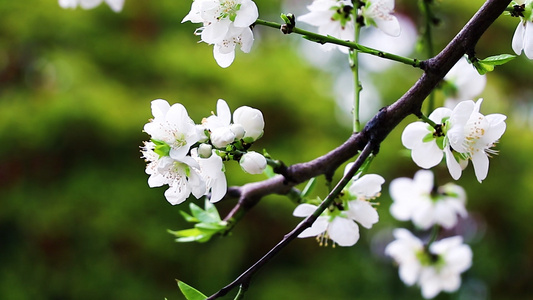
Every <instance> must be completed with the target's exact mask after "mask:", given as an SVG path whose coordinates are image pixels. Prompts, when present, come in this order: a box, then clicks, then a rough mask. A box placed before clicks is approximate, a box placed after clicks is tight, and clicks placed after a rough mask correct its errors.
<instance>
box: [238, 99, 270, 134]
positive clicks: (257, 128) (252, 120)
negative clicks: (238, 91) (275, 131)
mask: <svg viewBox="0 0 533 300" xmlns="http://www.w3.org/2000/svg"><path fill="white" fill-rule="evenodd" d="M233 123H235V124H240V125H242V127H243V128H244V138H252V139H253V141H255V140H257V139H258V138H260V137H261V136H262V135H263V128H264V127H265V121H264V120H263V114H262V113H261V111H260V110H258V109H255V108H251V107H249V106H241V107H239V108H237V109H236V110H235V112H234V113H233Z"/></svg>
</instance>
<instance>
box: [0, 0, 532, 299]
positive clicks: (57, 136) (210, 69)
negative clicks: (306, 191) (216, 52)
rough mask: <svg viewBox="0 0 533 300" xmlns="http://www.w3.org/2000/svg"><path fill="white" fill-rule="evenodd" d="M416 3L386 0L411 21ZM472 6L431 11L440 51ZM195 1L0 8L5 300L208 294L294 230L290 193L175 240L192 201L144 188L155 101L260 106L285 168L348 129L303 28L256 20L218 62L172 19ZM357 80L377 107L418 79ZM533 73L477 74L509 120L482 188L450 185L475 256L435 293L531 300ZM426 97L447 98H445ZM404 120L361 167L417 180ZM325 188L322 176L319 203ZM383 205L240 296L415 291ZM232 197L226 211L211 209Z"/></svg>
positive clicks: (32, 1)
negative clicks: (192, 239) (193, 239)
mask: <svg viewBox="0 0 533 300" xmlns="http://www.w3.org/2000/svg"><path fill="white" fill-rule="evenodd" d="M310 2H311V1H305V2H304V1H296V0H295V1H292V2H290V1H285V2H283V1H281V0H276V1H257V5H258V7H259V10H260V17H261V18H263V19H267V20H272V21H278V20H279V13H280V12H281V11H284V12H290V11H287V10H288V9H294V10H296V11H298V9H300V11H301V7H302V5H305V4H310ZM416 2H417V1H407V0H403V1H397V4H396V6H397V7H396V11H397V12H398V13H399V14H402V15H403V16H405V17H406V18H409V19H410V20H411V22H412V23H413V24H414V26H415V27H414V28H415V29H416V28H417V26H419V25H420V21H421V20H420V13H419V12H418V10H417V3H416ZM482 2H483V1H479V0H476V1H474V0H472V1H458V0H453V1H452V0H450V1H442V2H440V1H439V2H438V6H437V10H436V11H437V16H438V17H440V19H441V23H440V25H439V27H438V28H437V29H436V31H435V42H436V47H435V49H437V50H440V49H442V48H443V46H444V45H445V43H447V42H448V41H449V40H450V39H451V38H452V37H453V35H454V34H455V33H456V32H458V31H459V29H460V28H461V27H462V26H463V25H464V24H465V23H466V21H467V20H468V19H469V18H470V17H471V16H472V15H473V14H474V12H475V11H476V9H477V8H478V7H479V6H480V5H481V3H482ZM189 8H190V1H175V0H157V1H136V0H126V4H125V7H124V10H123V11H122V12H121V13H119V14H116V13H114V12H112V11H111V10H110V9H109V7H107V6H106V5H101V6H99V7H98V8H96V9H94V10H89V11H85V10H82V9H76V10H64V9H61V8H60V7H59V6H58V3H57V1H55V0H28V1H6V0H3V1H0V15H1V16H2V17H1V18H0V299H32V300H38V299H56V300H62V299H164V298H165V297H166V298H168V299H183V297H182V296H181V295H180V294H179V292H178V288H177V286H176V282H175V279H180V280H183V281H185V282H187V283H189V284H191V285H193V286H195V287H197V288H199V289H200V290H202V291H203V292H204V293H206V294H212V293H214V292H216V291H217V290H218V289H219V288H221V287H222V286H224V285H226V284H227V283H229V282H230V281H232V280H233V279H234V278H235V277H236V276H237V275H238V274H240V272H242V271H243V270H244V269H246V268H247V267H248V266H249V265H250V264H251V263H253V262H254V261H255V260H257V259H258V258H259V257H261V256H262V255H263V254H264V253H265V252H266V251H267V250H268V249H270V248H271V247H272V246H273V245H274V244H275V243H277V242H278V241H279V240H280V239H281V238H282V236H283V235H284V234H285V233H287V232H288V231H290V230H291V229H292V228H293V227H294V226H295V225H296V224H297V223H298V221H299V220H298V219H297V218H294V217H292V215H291V214H292V209H293V208H294V205H293V204H292V203H291V202H290V201H288V200H287V198H285V197H282V196H270V197H266V198H265V199H263V201H262V202H261V203H259V204H258V205H257V206H256V207H255V208H254V209H253V210H252V211H251V212H250V213H249V214H248V215H247V216H246V217H245V218H244V219H243V220H242V221H241V223H240V224H239V225H238V226H237V227H236V228H235V230H234V231H233V233H232V234H231V235H230V236H228V237H224V238H214V239H213V240H211V241H210V242H208V243H206V244H179V243H176V242H174V240H173V237H172V236H171V235H170V234H168V233H167V232H166V230H167V229H173V230H178V229H184V228H188V227H189V226H190V225H189V224H187V223H186V222H185V221H184V220H183V219H182V217H181V216H180V214H179V211H180V210H188V208H187V205H181V206H171V205H170V204H169V203H168V202H167V201H166V200H165V198H164V196H163V192H164V188H158V189H150V188H149V187H148V185H147V175H146V174H145V173H144V166H145V164H144V161H143V160H142V159H141V158H140V153H139V146H141V145H142V141H143V140H146V139H147V138H148V136H147V135H146V134H145V133H143V132H142V128H143V125H144V124H145V123H146V122H147V121H148V119H149V118H150V117H151V114H150V101H151V100H153V99H157V98H163V99H167V100H168V101H169V102H171V103H175V102H180V103H183V104H184V105H185V106H186V107H187V109H188V111H189V114H190V116H191V117H192V118H193V119H194V120H195V121H196V122H200V120H201V119H202V118H203V117H206V116H208V115H209V113H210V112H211V111H213V110H215V105H216V100H217V99H219V98H223V99H225V100H226V101H227V102H228V103H229V105H230V107H231V109H232V110H234V109H235V108H237V107H238V106H241V105H249V106H252V107H256V108H259V109H261V110H262V112H263V114H264V116H265V121H266V127H265V134H264V137H263V138H262V139H261V140H260V141H259V142H257V143H256V145H255V146H254V150H256V151H261V150H262V149H263V148H266V149H267V150H268V152H269V153H270V154H271V155H272V156H274V157H275V158H278V159H281V160H283V161H284V162H285V163H287V164H293V163H298V162H304V161H308V160H310V159H313V158H315V157H317V156H319V155H322V154H324V153H326V152H327V151H329V150H331V149H333V148H335V147H336V146H338V145H339V144H341V143H342V142H343V141H344V140H345V139H346V138H347V137H348V136H349V135H350V132H351V130H350V126H349V123H348V124H347V123H346V121H345V119H343V118H342V116H340V115H339V107H341V106H339V105H338V104H337V103H336V98H338V97H339V95H343V94H347V93H349V88H348V87H347V86H346V85H344V84H339V76H338V75H339V74H338V73H339V72H340V71H335V70H336V69H334V68H333V69H331V68H329V69H327V70H325V69H324V68H323V65H321V64H320V63H317V61H321V59H322V58H324V59H326V58H327V57H329V55H330V54H326V53H323V52H316V51H314V50H310V51H307V50H304V47H306V46H302V42H301V41H300V40H301V39H300V38H299V37H298V36H296V35H291V36H283V35H282V34H281V33H279V32H278V31H276V30H274V29H270V28H256V31H255V35H256V42H255V45H254V47H253V49H252V52H251V53H250V54H243V53H241V52H239V51H237V52H238V53H237V58H236V60H235V62H234V63H233V65H232V66H230V67H229V68H228V69H221V68H220V67H218V66H217V65H216V63H215V61H214V59H213V57H212V47H210V46H208V45H206V44H198V40H199V38H198V37H196V36H194V35H193V32H194V30H195V28H196V27H197V26H196V24H190V23H185V24H181V20H182V18H183V17H184V16H185V15H186V14H187V13H188V11H189ZM517 23H518V20H517V19H512V18H510V17H501V18H500V19H499V20H498V21H497V22H496V24H495V25H494V26H493V27H491V28H490V30H489V31H488V32H487V33H486V34H485V35H484V37H483V38H482V40H481V41H480V44H479V45H478V47H477V53H478V55H479V57H481V58H483V57H487V56H490V55H495V54H501V53H512V50H511V46H510V43H511V37H512V33H513V31H514V28H515V27H516V24H517ZM304 43H306V44H310V43H309V42H304ZM413 47H414V46H413ZM305 49H307V48H305ZM313 51H314V52H313ZM303 52H306V53H307V54H306V55H302V54H301V53H303ZM310 53H311V54H310ZM412 55H413V56H414V57H419V58H422V59H423V58H425V56H424V54H422V53H420V52H416V50H415V51H414V52H413V54H412ZM305 57H308V58H309V57H311V58H312V60H313V61H309V60H308V58H305ZM331 63H337V62H335V61H334V60H332V61H331ZM342 63H343V65H344V66H345V62H344V61H343V62H342ZM332 70H334V71H332ZM365 74H366V75H365V78H368V79H365V80H368V89H367V90H370V89H373V90H375V91H378V92H377V93H378V94H379V96H377V95H375V96H374V98H372V97H369V98H371V99H366V101H369V103H372V105H373V106H372V105H371V106H372V107H378V108H379V107H380V106H384V105H387V104H390V103H392V102H393V101H395V100H396V99H397V98H398V97H400V96H401V95H402V94H403V93H404V92H405V91H406V90H407V89H408V88H409V87H410V85H411V84H412V83H413V82H414V81H415V80H416V79H417V78H418V76H419V75H420V71H419V70H416V69H414V68H412V67H409V66H403V65H397V64H393V66H392V67H390V68H388V69H386V70H385V71H384V72H383V73H379V74H378V73H375V72H374V73H372V72H368V73H365ZM532 74H533V64H532V62H531V61H529V60H527V58H525V57H523V56H522V57H519V58H517V59H515V60H514V61H512V62H510V63H508V64H507V65H505V66H502V67H497V72H494V73H491V74H489V75H488V76H487V81H488V82H487V87H486V88H485V90H484V92H483V93H482V95H481V96H483V97H484V98H485V102H484V104H483V107H482V112H483V113H485V114H488V113H495V112H499V113H504V114H506V115H507V116H508V121H507V124H508V129H507V132H506V133H505V135H504V137H503V138H502V139H501V142H500V143H499V144H498V146H497V148H498V150H499V151H500V154H499V155H498V156H495V157H494V158H493V159H492V160H491V165H490V171H489V176H488V178H487V179H486V180H485V181H484V182H483V184H479V183H478V182H477V181H476V179H475V177H474V176H473V171H472V169H471V167H470V168H468V169H467V170H466V171H465V172H464V173H463V177H462V178H461V179H460V181H459V182H458V184H460V185H462V186H464V187H465V189H466V190H467V193H468V205H467V207H468V209H469V211H470V217H469V218H468V219H466V220H462V222H461V223H460V224H459V226H458V228H456V229H455V232H454V233H459V234H462V235H463V236H464V237H465V241H466V242H467V243H468V244H469V245H470V246H471V247H472V249H473V252H474V259H473V266H472V268H471V269H470V270H468V271H467V272H466V273H465V274H463V282H464V284H463V286H462V287H461V289H460V290H459V291H458V292H456V293H453V294H451V295H450V294H441V295H439V296H438V297H437V299H533V293H532V292H531V282H533V226H532V225H531V222H530V220H531V219H532V218H533V200H532V197H531V195H532V194H533V172H532V171H531V168H532V167H533V163H532V160H531V149H532V147H533V134H532V129H533V106H532V104H531V103H532V102H531V97H532V95H533V89H532V88H533V86H532V81H531V78H532ZM372 86H373V88H371V87H372ZM437 99H438V101H440V103H442V100H443V97H442V95H441V94H440V93H437ZM341 114H342V112H341ZM415 120H416V119H415V117H413V116H411V117H409V118H408V119H407V120H406V121H405V122H404V123H402V125H401V126H400V127H398V128H397V129H396V130H394V132H393V133H392V134H391V135H390V136H389V137H388V139H387V140H386V141H385V142H384V144H383V145H382V150H381V153H380V155H379V156H378V157H377V158H376V159H375V160H374V162H373V164H372V167H371V172H375V173H379V174H381V175H382V176H383V177H385V179H386V180H387V182H390V181H391V180H392V179H394V178H396V177H400V176H408V177H412V175H413V174H414V173H415V172H416V170H417V168H416V166H415V165H414V163H413V162H412V161H411V159H410V158H409V155H408V153H406V152H405V151H404V150H402V147H401V143H400V138H399V137H400V134H401V130H402V128H403V127H404V126H405V125H406V124H407V123H408V122H412V121H415ZM227 169H228V172H227V178H228V182H229V184H230V185H240V184H243V183H245V182H249V181H257V180H262V179H264V176H262V175H246V174H244V173H243V172H241V171H240V170H239V167H238V166H237V165H236V164H228V165H227ZM337 173H340V171H339V172H337ZM436 174H437V176H438V177H439V180H440V181H441V183H446V182H448V181H450V180H451V178H450V176H449V175H448V173H447V170H446V169H445V167H443V166H441V167H440V168H437V169H436ZM338 176H339V174H337V178H338ZM325 192H326V189H325V188H324V181H323V179H320V180H319V188H318V189H317V194H318V195H321V196H325ZM192 200H194V199H191V201H192ZM194 201H195V202H196V203H199V204H200V205H201V203H202V200H194ZM379 201H380V203H381V205H380V206H379V208H378V211H379V214H380V218H381V221H380V222H379V223H378V224H376V225H375V226H374V227H373V228H372V229H371V230H362V237H361V240H360V241H359V242H358V244H357V245H356V246H354V247H350V248H342V247H336V248H331V247H327V248H326V247H319V246H318V244H317V243H316V242H315V241H314V240H313V239H305V240H296V241H295V242H293V243H292V244H291V245H290V246H289V247H288V248H287V249H285V250H284V251H283V252H282V253H281V255H279V256H278V257H277V258H276V259H274V260H273V261H272V262H271V263H270V264H269V265H267V266H266V267H265V268H264V269H263V270H262V271H261V272H260V273H259V274H258V275H257V276H256V277H255V278H254V280H253V282H252V285H251V287H250V289H249V291H248V293H247V299H260V300H262V299H419V298H421V296H420V292H419V291H418V290H417V289H416V288H413V287H405V286H404V284H403V283H402V282H401V281H400V280H399V278H398V275H397V268H396V267H395V266H393V264H392V262H391V261H390V259H388V258H387V257H385V256H384V255H383V248H384V246H385V245H386V244H387V243H388V242H389V241H391V239H392V236H391V231H392V229H393V228H394V227H407V228H411V227H410V226H411V225H410V224H409V223H401V222H397V221H394V220H392V218H391V217H390V214H389V212H388V208H389V206H390V203H391V199H390V197H389V195H388V185H386V186H385V187H384V191H383V195H382V197H381V198H380V200H379ZM234 203H235V200H234V199H227V200H224V201H222V202H220V205H219V206H218V207H219V210H220V212H221V214H224V213H226V212H228V211H229V210H230V209H231V207H232V205H233V204H234ZM422 234H424V233H422ZM447 234H452V233H451V232H449V233H447ZM227 299H231V297H227Z"/></svg>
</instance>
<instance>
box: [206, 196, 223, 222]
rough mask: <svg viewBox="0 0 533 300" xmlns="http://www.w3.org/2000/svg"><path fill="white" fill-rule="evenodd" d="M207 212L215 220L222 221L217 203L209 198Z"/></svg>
mask: <svg viewBox="0 0 533 300" xmlns="http://www.w3.org/2000/svg"><path fill="white" fill-rule="evenodd" d="M205 212H206V213H207V214H208V215H209V216H211V218H212V219H213V220H215V222H220V221H221V219H220V215H219V214H218V210H217V208H216V207H215V205H213V203H211V202H210V201H209V200H207V199H205Z"/></svg>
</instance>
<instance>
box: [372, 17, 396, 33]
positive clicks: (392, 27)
mask: <svg viewBox="0 0 533 300" xmlns="http://www.w3.org/2000/svg"><path fill="white" fill-rule="evenodd" d="M374 21H375V22H376V25H377V27H378V28H379V29H381V30H382V31H383V32H384V33H386V34H388V35H390V36H399V35H400V33H401V28H400V22H398V19H397V18H396V17H395V16H391V15H389V16H387V17H386V18H384V19H381V18H375V19H374Z"/></svg>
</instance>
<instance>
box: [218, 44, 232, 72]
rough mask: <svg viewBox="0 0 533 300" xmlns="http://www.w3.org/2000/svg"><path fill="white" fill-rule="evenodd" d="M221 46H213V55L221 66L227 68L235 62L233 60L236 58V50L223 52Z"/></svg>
mask: <svg viewBox="0 0 533 300" xmlns="http://www.w3.org/2000/svg"><path fill="white" fill-rule="evenodd" d="M219 48H220V47H219V46H218V45H215V46H214V47H213V56H214V57H215V60H216V62H217V64H218V65H219V66H220V67H222V68H227V67H229V66H230V65H231V63H233V60H235V50H233V51H231V52H229V53H221V52H220V49H219Z"/></svg>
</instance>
